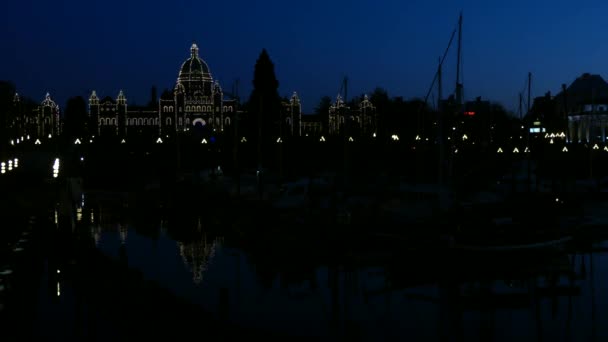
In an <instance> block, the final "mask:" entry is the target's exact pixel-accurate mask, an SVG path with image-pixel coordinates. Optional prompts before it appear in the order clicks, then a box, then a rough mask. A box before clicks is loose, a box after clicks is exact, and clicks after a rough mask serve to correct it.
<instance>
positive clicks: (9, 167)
mask: <svg viewBox="0 0 608 342" xmlns="http://www.w3.org/2000/svg"><path fill="white" fill-rule="evenodd" d="M8 170H9V171H12V170H13V161H12V160H9V161H8Z"/></svg>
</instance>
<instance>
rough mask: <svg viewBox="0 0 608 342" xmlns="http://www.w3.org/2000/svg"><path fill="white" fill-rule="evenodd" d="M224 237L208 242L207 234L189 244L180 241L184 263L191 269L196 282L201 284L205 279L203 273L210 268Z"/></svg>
mask: <svg viewBox="0 0 608 342" xmlns="http://www.w3.org/2000/svg"><path fill="white" fill-rule="evenodd" d="M221 244H222V239H221V238H218V239H214V240H213V242H211V243H208V242H207V237H206V235H203V239H202V240H201V241H198V242H191V243H188V244H185V243H182V242H178V246H179V252H180V255H181V257H182V260H183V262H184V265H186V267H188V268H189V269H190V271H191V272H192V273H193V274H192V280H193V281H194V283H195V284H197V285H198V284H200V283H201V281H202V280H203V273H204V272H205V271H206V270H207V269H208V268H209V265H210V264H211V263H212V261H213V258H214V256H215V254H216V252H217V250H218V249H219V248H221Z"/></svg>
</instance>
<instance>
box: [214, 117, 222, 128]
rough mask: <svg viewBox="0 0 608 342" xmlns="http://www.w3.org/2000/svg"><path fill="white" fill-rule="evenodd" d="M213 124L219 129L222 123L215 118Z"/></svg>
mask: <svg viewBox="0 0 608 342" xmlns="http://www.w3.org/2000/svg"><path fill="white" fill-rule="evenodd" d="M215 124H216V125H217V126H218V127H219V126H220V125H221V124H222V122H221V121H220V118H215Z"/></svg>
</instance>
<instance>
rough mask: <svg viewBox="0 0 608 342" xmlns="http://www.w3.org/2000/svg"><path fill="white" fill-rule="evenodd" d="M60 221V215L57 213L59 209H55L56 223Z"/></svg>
mask: <svg viewBox="0 0 608 342" xmlns="http://www.w3.org/2000/svg"><path fill="white" fill-rule="evenodd" d="M58 223H59V215H58V214H57V209H55V224H58Z"/></svg>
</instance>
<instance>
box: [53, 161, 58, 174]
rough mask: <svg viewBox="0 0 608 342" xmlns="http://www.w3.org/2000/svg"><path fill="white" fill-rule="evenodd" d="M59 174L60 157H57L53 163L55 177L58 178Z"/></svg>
mask: <svg viewBox="0 0 608 342" xmlns="http://www.w3.org/2000/svg"><path fill="white" fill-rule="evenodd" d="M57 176H59V158H55V163H54V164H53V178H57Z"/></svg>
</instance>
